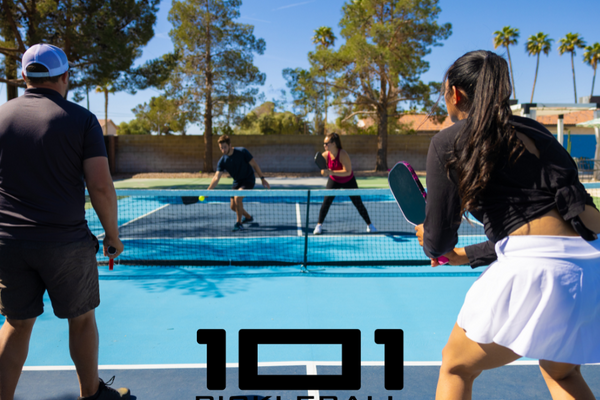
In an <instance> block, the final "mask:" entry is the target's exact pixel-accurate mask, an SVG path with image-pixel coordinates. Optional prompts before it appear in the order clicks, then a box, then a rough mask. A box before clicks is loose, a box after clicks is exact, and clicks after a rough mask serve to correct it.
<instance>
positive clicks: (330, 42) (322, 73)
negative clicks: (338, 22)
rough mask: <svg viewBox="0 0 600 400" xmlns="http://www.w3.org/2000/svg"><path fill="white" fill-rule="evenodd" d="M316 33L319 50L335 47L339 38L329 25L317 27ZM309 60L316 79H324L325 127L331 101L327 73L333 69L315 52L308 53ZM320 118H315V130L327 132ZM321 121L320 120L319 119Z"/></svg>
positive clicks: (314, 40)
mask: <svg viewBox="0 0 600 400" xmlns="http://www.w3.org/2000/svg"><path fill="white" fill-rule="evenodd" d="M314 32H315V35H314V36H313V38H312V40H313V43H314V44H316V45H317V51H318V50H321V49H329V48H331V47H333V46H334V45H335V40H336V39H337V38H336V37H335V35H334V34H333V30H332V29H331V28H330V27H328V26H322V27H320V28H319V29H316V30H315V31H314ZM308 58H309V60H311V61H312V62H311V64H312V73H313V75H314V76H315V79H317V80H318V79H319V78H322V79H323V88H322V90H321V93H322V96H321V97H322V98H323V101H322V105H323V109H324V110H323V111H324V113H323V114H324V117H323V124H322V125H323V127H326V126H327V112H328V107H327V106H328V102H329V88H328V85H327V75H328V74H329V73H330V70H331V66H329V65H327V64H322V63H320V62H319V61H320V59H318V58H317V59H314V58H313V54H312V53H309V55H308ZM319 120H320V118H319V119H317V118H315V123H316V124H315V131H317V132H318V133H322V134H325V133H326V132H325V129H321V128H320V126H319V125H318V122H317V121H319ZM319 122H320V121H319Z"/></svg>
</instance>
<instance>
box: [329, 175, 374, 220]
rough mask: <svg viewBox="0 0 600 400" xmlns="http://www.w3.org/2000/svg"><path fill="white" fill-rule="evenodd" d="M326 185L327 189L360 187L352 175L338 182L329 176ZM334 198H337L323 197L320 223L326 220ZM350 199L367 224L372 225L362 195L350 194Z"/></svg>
mask: <svg viewBox="0 0 600 400" xmlns="http://www.w3.org/2000/svg"><path fill="white" fill-rule="evenodd" d="M326 187H327V189H358V184H357V183H356V178H354V177H352V179H350V180H349V181H348V182H346V183H338V182H335V181H334V180H333V179H331V178H329V179H328V180H327V186H326ZM333 199H335V196H325V198H324V199H323V204H322V205H321V211H319V224H322V223H323V221H325V217H326V216H327V213H328V212H329V207H330V206H331V203H333ZM350 200H352V204H354V207H356V209H357V210H358V213H359V214H360V216H361V217H362V218H363V219H364V220H365V222H366V223H367V225H371V218H369V213H368V212H367V209H366V208H365V205H364V204H363V202H362V200H361V199H360V196H350Z"/></svg>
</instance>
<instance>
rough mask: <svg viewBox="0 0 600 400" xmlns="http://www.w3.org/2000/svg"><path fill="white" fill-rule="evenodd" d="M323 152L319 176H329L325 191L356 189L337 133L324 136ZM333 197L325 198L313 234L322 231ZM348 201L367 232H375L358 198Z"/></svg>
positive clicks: (348, 162)
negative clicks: (322, 163)
mask: <svg viewBox="0 0 600 400" xmlns="http://www.w3.org/2000/svg"><path fill="white" fill-rule="evenodd" d="M323 146H324V147H325V151H324V152H323V158H324V159H325V160H326V161H327V169H324V170H321V175H323V176H329V179H328V180H327V189H358V184H357V183H356V178H355V177H354V172H353V171H352V163H351V162H350V156H349V155H348V152H347V151H346V150H344V149H342V141H341V139H340V135H338V134H337V133H330V134H329V135H327V136H325V140H324V141H323ZM333 199H335V196H325V198H324V199H323V204H322V205H321V210H320V211H319V221H318V223H317V226H316V227H315V230H314V232H313V233H314V234H315V235H320V234H321V233H322V229H323V222H324V221H325V217H326V216H327V213H328V212H329V207H331V203H333ZM350 200H351V201H352V204H354V207H356V209H357V210H358V213H359V214H360V216H361V217H362V218H363V220H364V221H365V223H366V224H367V232H377V229H376V228H375V225H373V224H372V223H371V218H370V217H369V213H368V212H367V209H366V208H365V205H364V204H363V202H362V200H361V198H360V196H350Z"/></svg>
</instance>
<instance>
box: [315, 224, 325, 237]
mask: <svg viewBox="0 0 600 400" xmlns="http://www.w3.org/2000/svg"><path fill="white" fill-rule="evenodd" d="M322 227H323V225H321V224H318V225H317V226H315V230H314V231H313V235H320V234H321V231H322V230H323V228H322Z"/></svg>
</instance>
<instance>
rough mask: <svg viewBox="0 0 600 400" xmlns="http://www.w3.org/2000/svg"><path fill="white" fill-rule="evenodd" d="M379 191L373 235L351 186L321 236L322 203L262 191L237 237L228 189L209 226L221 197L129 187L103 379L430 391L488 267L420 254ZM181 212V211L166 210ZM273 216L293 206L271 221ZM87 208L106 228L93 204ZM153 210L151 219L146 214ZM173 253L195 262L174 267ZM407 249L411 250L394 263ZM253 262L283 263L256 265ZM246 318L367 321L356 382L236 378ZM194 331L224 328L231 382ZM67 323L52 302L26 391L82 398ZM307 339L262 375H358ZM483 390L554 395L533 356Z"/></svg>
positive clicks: (165, 392)
mask: <svg viewBox="0 0 600 400" xmlns="http://www.w3.org/2000/svg"><path fill="white" fill-rule="evenodd" d="M187 194H190V193H187ZM374 196H375V197H372V198H370V197H368V196H367V194H365V196H364V197H363V201H364V203H365V205H366V208H367V210H368V211H369V213H370V214H372V215H371V218H372V219H373V222H374V223H375V225H376V226H378V227H380V228H381V229H380V230H379V231H378V232H376V233H374V234H370V233H367V232H364V222H361V220H360V217H359V216H358V213H357V211H356V210H355V209H354V208H353V206H352V205H351V204H350V203H349V201H348V200H347V199H346V200H344V199H342V198H341V197H342V196H340V199H336V202H334V204H333V205H332V209H331V211H330V215H328V217H327V220H326V222H325V224H324V227H327V228H328V231H327V232H326V234H324V235H322V236H320V237H314V236H315V235H312V228H313V227H314V218H316V217H314V216H311V214H310V213H309V212H307V211H306V208H311V209H315V210H316V211H317V212H318V210H319V203H320V201H322V199H319V200H318V201H316V202H315V204H313V203H311V201H305V200H300V201H295V200H293V201H288V200H285V201H280V202H279V203H280V204H278V205H277V206H276V208H281V209H282V210H285V211H282V212H281V213H279V212H277V213H275V212H270V211H268V210H272V209H273V205H269V206H268V208H266V209H263V208H262V206H261V204H263V203H264V201H265V200H264V199H263V200H259V201H256V204H252V205H253V206H256V207H255V208H254V210H255V212H256V214H255V216H256V221H255V222H254V224H255V225H254V226H252V224H248V226H247V229H246V230H245V231H244V232H242V233H241V235H245V236H235V234H236V233H233V232H231V230H230V229H229V227H230V226H231V225H232V222H233V216H232V215H233V214H232V213H231V211H229V210H227V209H226V205H227V204H226V201H227V199H225V201H224V203H225V204H224V205H225V209H224V212H225V213H224V214H222V216H221V217H218V218H214V222H213V223H211V224H208V225H206V224H205V223H204V222H201V221H200V222H199V221H198V219H202V218H197V217H196V215H195V213H196V212H198V213H199V212H201V209H202V208H207V207H205V206H209V207H223V204H218V203H219V202H217V201H216V200H215V202H213V203H211V202H209V201H207V202H206V203H202V202H198V203H196V204H191V205H184V204H182V203H181V200H166V199H165V198H162V199H158V198H153V199H146V200H143V201H135V202H133V203H135V204H145V205H144V207H146V209H141V211H140V209H139V208H138V206H137V205H136V206H135V207H132V210H134V211H132V213H131V214H127V213H128V212H129V211H125V208H126V207H125V205H126V204H127V202H130V203H132V198H131V196H125V195H123V196H121V197H120V200H119V201H120V203H121V204H123V206H124V207H123V208H124V213H123V214H122V217H121V218H122V219H121V220H120V222H119V223H120V225H121V231H122V237H123V240H124V243H125V246H126V251H127V249H128V248H129V249H136V251H137V253H136V254H133V255H129V256H127V254H126V253H124V255H123V257H122V261H121V263H117V264H115V267H114V270H112V271H110V270H109V269H108V266H106V265H104V264H105V261H106V259H104V258H102V257H99V261H100V262H101V264H102V265H100V266H99V272H100V290H101V304H100V307H99V308H98V309H97V310H96V316H97V319H98V327H99V332H100V364H101V370H100V375H101V377H102V378H103V379H104V380H105V381H106V380H108V379H110V378H111V377H112V376H115V382H114V384H113V386H114V387H121V386H127V387H129V388H130V389H131V391H132V395H133V398H135V399H148V400H155V399H168V400H170V399H173V400H179V399H197V398H201V399H204V400H211V398H212V400H232V398H235V400H242V399H245V400H250V399H252V400H262V399H265V398H269V399H271V400H300V399H307V400H308V399H319V398H327V399H329V400H334V399H335V400H342V399H352V400H354V399H353V397H354V398H355V399H356V400H363V399H364V400H374V399H384V400H385V399H387V400H392V399H432V398H434V395H435V387H436V381H437V374H438V371H439V365H440V361H441V351H442V348H443V346H444V345H445V343H446V341H447V339H448V336H449V334H450V331H451V329H452V327H453V325H454V323H455V321H456V317H457V315H458V312H459V310H460V307H461V304H462V301H463V299H464V296H465V294H466V292H467V290H468V289H469V287H470V286H471V284H472V283H473V282H474V281H475V280H476V279H477V277H478V276H479V274H480V273H481V272H482V271H483V269H482V268H479V269H475V270H472V269H471V268H469V267H464V266H461V267H450V266H440V267H437V268H431V267H429V266H427V265H424V262H423V260H424V259H423V256H422V253H417V252H416V251H413V249H416V248H417V247H415V243H414V236H413V233H412V232H411V229H412V228H411V227H410V226H404V225H401V224H402V222H401V221H402V218H401V215H398V214H394V212H395V211H393V210H394V208H393V207H390V208H386V207H387V206H384V205H385V204H386V201H387V200H386V198H385V197H381V194H380V193H379V194H375V195H374ZM377 196H379V198H376V197H377ZM178 197H179V196H171V198H175V199H177V198H178ZM209 200H210V198H209ZM152 202H154V203H153V204H151V203H152ZM248 203H249V204H250V203H251V202H250V201H249V202H248ZM161 207H162V208H161ZM194 207H195V208H194ZM251 208H252V207H249V209H251ZM378 208H381V210H380V211H377V210H378ZM396 208H397V207H396ZM175 209H180V211H181V212H180V211H177V212H173V213H172V214H171V215H170V216H168V215H166V214H165V213H167V212H170V211H169V210H175ZM135 210H137V211H135ZM192 210H200V211H194V212H192ZM226 212H228V214H227V213H226ZM182 213H183V214H182ZM352 213H354V214H352ZM134 214H136V215H134ZM163 214H164V215H163ZM275 214H277V215H279V214H281V215H282V217H281V218H280V217H277V218H276V219H275V222H272V221H270V220H269V218H268V217H270V216H271V215H275ZM307 214H308V215H307ZM128 215H129V216H128ZM207 215H208V214H207ZM347 215H351V218H346V217H345V216H347ZM150 216H152V217H151V218H152V219H147V218H148V217H150ZM207 218H208V217H207ZM88 219H90V226H92V229H93V230H95V231H94V232H95V233H96V234H97V235H98V236H99V237H100V238H101V232H98V231H97V230H96V229H97V226H95V225H94V223H93V215H89V216H88ZM143 220H148V221H149V222H148V223H146V224H143V225H139V226H137V225H138V223H139V222H141V221H143ZM219 220H223V223H222V224H221V223H217V221H219ZM299 220H300V222H299ZM346 220H352V221H354V222H352V223H346V222H347V221H346ZM306 221H308V223H307V222H306ZM356 221H357V222H356ZM355 222H356V223H355ZM465 224H467V225H465ZM159 225H160V226H162V227H158V226H159ZM463 225H465V227H464V228H461V229H463V231H462V234H461V238H460V240H461V241H463V243H470V242H476V241H479V240H482V236H481V232H480V230H481V227H478V226H476V225H469V224H468V222H463ZM238 233H239V232H238ZM365 242H366V244H365ZM184 245H185V246H188V247H185V248H183V247H181V246H184ZM251 246H254V247H252V248H250V247H251ZM407 246H408V247H407ZM416 246H418V244H416ZM243 249H246V252H242V251H241V250H243ZM303 249H304V250H303ZM132 251H133V250H132ZM351 251H352V253H351ZM128 257H129V261H127V260H128ZM172 258H180V260H179V261H178V262H181V260H184V261H186V262H189V263H190V264H191V265H188V266H176V265H168V264H169V261H168V260H169V259H172ZM398 258H400V259H403V260H400V261H401V262H397V261H398ZM310 259H313V260H315V261H314V262H312V263H311V261H310ZM236 260H237V261H236ZM255 260H259V261H261V262H262V261H264V260H267V261H268V262H271V263H274V264H277V265H275V266H249V265H244V264H252V262H253V261H255ZM305 260H308V261H306V262H305ZM340 260H341V262H340ZM361 260H362V261H361ZM425 261H426V260H425ZM138 262H139V263H138ZM211 263H212V264H214V266H210V264H211ZM361 263H362V264H361ZM377 263H381V264H386V263H387V264H386V265H383V266H380V265H376V264H377ZM411 263H412V264H411ZM250 329H252V330H257V329H262V330H269V331H270V330H280V329H302V330H330V329H336V330H354V331H356V330H359V331H360V338H359V343H360V353H359V354H360V388H358V387H355V388H353V389H330V390H325V389H320V390H316V389H314V388H311V389H303V390H294V389H293V388H289V387H284V388H279V389H270V388H266V389H252V390H242V389H240V388H239V377H240V370H239V363H240V354H239V353H240V345H239V332H240V330H250ZM399 329H401V330H402V331H403V342H402V347H401V348H402V349H403V356H402V357H401V359H402V361H403V374H401V375H397V376H396V379H394V380H395V381H397V380H398V379H400V377H401V376H402V375H403V389H402V390H388V389H386V382H385V378H384V377H385V369H386V368H385V365H384V361H385V364H386V365H388V366H389V360H386V358H385V348H386V346H387V344H386V345H385V346H384V345H382V344H377V343H376V342H375V331H377V330H399ZM198 330H224V331H225V332H226V334H225V342H226V345H225V349H226V351H225V362H226V370H225V378H226V379H225V383H226V384H225V388H224V389H219V390H211V389H209V388H208V386H209V379H210V378H209V377H207V363H208V359H207V347H208V346H207V345H206V344H199V343H198V340H197V339H198V338H197V335H198ZM67 332H68V327H67V322H66V321H64V320H59V319H57V318H56V317H55V316H54V315H53V312H52V307H51V305H50V302H49V299H48V298H47V297H45V312H44V314H43V315H41V316H40V317H39V318H38V320H37V323H36V325H35V327H34V330H33V335H32V338H31V346H30V349H29V356H28V359H27V362H26V365H25V369H24V371H23V374H22V376H21V379H20V382H19V386H18V387H17V392H16V397H15V398H16V399H19V400H25V399H31V400H37V399H45V400H50V399H51V400H63V399H64V400H66V399H76V398H77V396H78V384H77V379H76V375H75V371H74V368H73V366H72V361H71V359H70V357H69V350H68V340H67ZM311 342H312V343H316V344H302V343H297V342H295V343H282V344H270V343H260V342H259V343H260V344H258V345H257V348H258V355H257V364H258V365H257V367H256V368H257V370H258V372H257V373H258V375H267V376H270V377H271V380H272V381H278V379H279V378H278V377H277V376H278V375H279V376H282V375H283V377H282V378H281V379H282V380H283V379H287V378H286V377H290V376H291V377H302V376H307V377H310V376H327V375H330V376H334V377H335V376H340V375H341V376H343V375H344V374H345V373H346V372H347V370H342V368H344V366H346V367H347V366H348V365H347V364H344V363H342V347H343V346H342V344H339V343H328V344H320V343H319V342H318V339H316V340H315V339H314V337H310V336H307V337H306V343H311ZM345 345H346V344H344V346H345ZM245 348H246V347H245V345H244V349H245ZM345 361H346V360H345ZM394 361H398V356H396V358H395V359H394ZM211 365H213V364H211ZM582 372H583V375H584V377H585V378H586V380H587V382H588V384H589V385H590V387H591V388H592V391H593V392H594V394H595V395H596V396H597V397H600V365H587V366H583V367H582ZM396 383H397V382H396ZM355 385H356V382H355ZM473 398H474V399H527V400H528V399H549V398H550V395H549V393H548V391H547V389H546V387H545V384H544V382H543V379H542V377H541V375H540V372H539V369H538V367H537V362H536V361H535V360H527V359H522V360H519V361H517V362H516V363H514V364H512V365H508V366H505V367H502V368H499V369H496V370H492V371H486V372H484V373H483V374H482V375H481V376H480V377H479V378H478V379H477V380H476V382H475V387H474V395H473Z"/></svg>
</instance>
